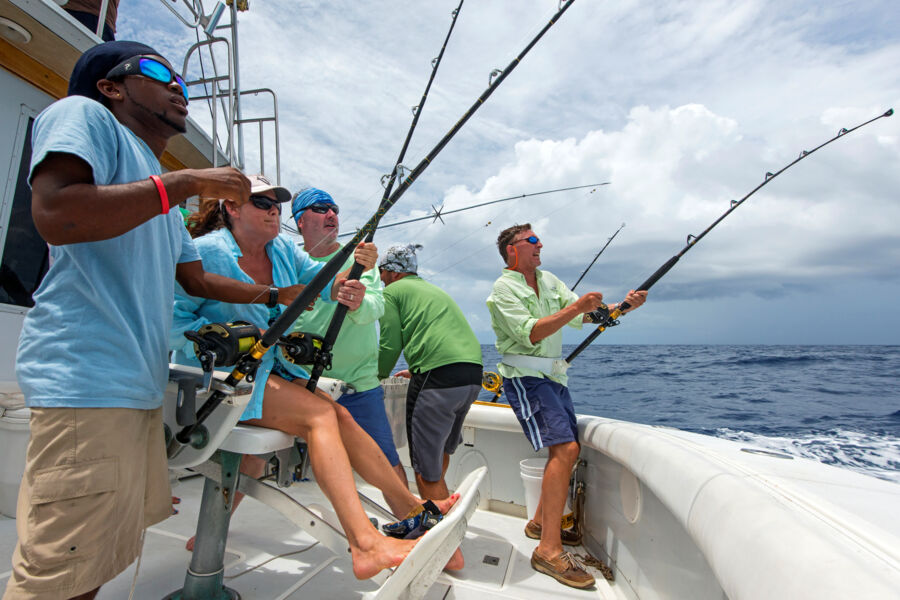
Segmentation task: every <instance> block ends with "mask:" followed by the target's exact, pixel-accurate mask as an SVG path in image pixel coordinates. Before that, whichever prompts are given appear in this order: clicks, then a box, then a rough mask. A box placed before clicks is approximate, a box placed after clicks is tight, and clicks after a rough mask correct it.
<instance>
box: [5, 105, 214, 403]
mask: <svg viewBox="0 0 900 600" xmlns="http://www.w3.org/2000/svg"><path fill="white" fill-rule="evenodd" d="M51 152H62V153H65V154H73V155H75V156H78V157H79V158H81V159H82V160H84V161H85V162H87V163H88V164H89V165H90V166H91V169H92V170H93V176H94V183H95V184H96V185H110V184H119V183H129V182H132V181H139V180H143V179H147V177H149V176H150V175H153V174H159V173H160V171H161V169H160V165H159V161H158V160H157V159H156V156H155V155H154V154H153V152H152V151H151V150H150V148H149V147H148V146H147V144H146V143H144V141H143V140H141V139H140V138H139V137H137V136H136V135H135V134H134V133H133V132H132V131H131V130H130V129H128V128H127V127H125V126H124V125H122V124H121V123H119V122H118V121H117V120H116V118H115V117H114V116H113V114H112V113H111V112H109V110H107V109H106V107H104V106H103V105H102V104H100V103H99V102H96V101H94V100H90V99H88V98H84V97H81V96H72V97H69V98H65V99H63V100H60V101H59V102H55V103H54V104H52V105H50V106H49V107H48V108H47V109H46V110H44V112H42V113H41V114H40V115H39V116H38V118H37V120H36V121H35V124H34V133H33V152H32V156H31V172H32V174H33V173H34V169H35V167H36V166H37V165H39V164H40V163H41V162H42V161H43V160H44V159H45V158H46V157H47V154H48V153H51ZM29 181H31V175H29ZM94 218H96V219H104V218H106V217H105V216H104V215H102V214H97V215H94ZM50 256H51V259H52V264H51V266H50V270H49V271H48V272H47V275H46V277H44V280H43V281H42V282H41V285H40V287H39V288H38V290H37V292H36V293H35V295H34V301H35V305H34V308H32V309H31V310H30V311H29V313H28V315H27V316H26V317H25V323H24V326H23V328H22V335H21V337H20V338H19V351H18V355H17V357H16V375H17V378H18V380H19V386H20V387H21V389H22V391H23V392H24V393H25V399H26V402H27V404H28V406H39V407H85V408H99V407H124V408H138V409H154V408H157V407H159V406H160V405H161V403H162V397H163V392H164V389H165V385H166V381H167V380H168V333H169V328H170V327H171V324H172V298H173V294H174V291H175V265H176V263H183V262H191V261H196V260H200V257H199V255H198V254H197V251H196V250H195V249H194V245H193V242H192V241H191V238H190V236H189V235H188V234H187V230H186V229H185V227H184V222H183V221H182V219H181V214H180V213H179V212H178V211H177V210H175V211H172V212H170V213H168V214H167V215H159V216H157V217H154V218H152V219H150V220H149V221H147V222H145V223H144V224H142V225H140V226H138V227H135V228H134V229H132V230H131V231H129V232H127V233H124V234H122V235H120V236H118V237H115V238H112V239H109V240H103V241H101V242H83V243H77V244H65V245H62V246H50Z"/></svg>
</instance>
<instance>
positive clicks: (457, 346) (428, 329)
mask: <svg viewBox="0 0 900 600" xmlns="http://www.w3.org/2000/svg"><path fill="white" fill-rule="evenodd" d="M401 351H402V352H403V354H404V356H405V357H406V363H407V364H408V365H409V368H410V370H411V371H413V372H414V373H421V372H422V371H430V370H431V369H436V368H437V367H442V366H444V365H449V364H451V363H458V362H464V363H473V364H478V365H480V364H481V345H480V344H479V343H478V338H476V337H475V334H474V333H473V332H472V328H471V327H469V323H468V321H466V317H465V316H464V315H463V313H462V310H460V308H459V306H458V305H457V304H456V302H454V301H453V298H451V297H450V295H449V294H447V292H445V291H444V290H442V289H441V288H439V287H437V286H436V285H433V284H431V283H428V282H427V281H425V280H424V279H422V278H421V277H419V276H418V275H408V276H406V277H404V278H403V279H399V280H397V281H395V282H394V283H392V284H390V285H388V286H387V287H385V288H384V316H383V317H381V342H380V348H379V352H378V375H379V377H382V378H384V377H387V376H388V375H390V374H391V370H392V369H393V368H394V365H396V364H397V359H398V358H399V357H400V352H401Z"/></svg>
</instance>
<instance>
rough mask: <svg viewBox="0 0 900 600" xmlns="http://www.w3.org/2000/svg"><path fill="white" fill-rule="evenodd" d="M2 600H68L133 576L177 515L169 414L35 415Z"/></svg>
mask: <svg viewBox="0 0 900 600" xmlns="http://www.w3.org/2000/svg"><path fill="white" fill-rule="evenodd" d="M16 510H17V519H16V531H17V533H18V536H19V540H18V543H17V544H16V549H15V552H14V554H13V561H12V562H13V572H12V576H11V577H10V579H9V582H8V584H7V587H6V593H5V594H4V596H3V600H24V599H38V598H40V599H41V600H50V599H56V598H60V599H65V598H71V597H72V596H77V595H80V594H83V593H85V592H89V591H91V590H93V589H94V588H96V587H98V586H100V585H101V584H103V583H105V582H107V581H109V580H110V579H112V578H113V577H115V576H116V575H118V574H119V573H121V572H122V571H124V570H125V568H126V567H128V565H130V564H131V563H132V562H133V561H134V560H135V559H136V558H137V556H138V554H139V553H140V550H141V534H142V532H143V530H144V529H145V528H146V527H149V526H150V525H153V524H154V523H158V522H160V521H162V520H163V519H165V518H166V517H168V516H169V515H170V514H171V513H172V493H171V490H170V487H169V478H168V465H167V462H166V452H165V439H164V434H163V424H162V409H161V408H160V409H156V410H136V409H130V408H32V409H31V441H30V442H29V444H28V454H27V458H26V463H25V476H24V478H23V479H22V485H21V487H20V488H19V500H18V504H17V508H16Z"/></svg>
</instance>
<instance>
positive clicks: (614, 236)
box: [569, 223, 625, 292]
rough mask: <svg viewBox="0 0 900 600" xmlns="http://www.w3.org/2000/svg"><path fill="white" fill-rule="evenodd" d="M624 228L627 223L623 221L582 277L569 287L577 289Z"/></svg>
mask: <svg viewBox="0 0 900 600" xmlns="http://www.w3.org/2000/svg"><path fill="white" fill-rule="evenodd" d="M624 228H625V223H622V225H621V226H620V227H619V228H618V229H616V232H615V233H614V234H612V237H611V238H609V239H608V240H606V243H605V244H603V247H602V248H600V252H598V253H597V255H596V256H595V257H594V260H592V261H591V264H589V265H588V266H587V269H585V270H584V272H583V273H582V274H581V277H579V278H578V281H576V282H575V285H573V286H572V287H571V288H569V289H571V290H572V291H573V292H574V291H575V288H576V287H578V284H579V283H581V280H582V279H584V276H585V275H587V272H588V271H590V270H591V267H593V266H594V263H595V262H597V259H598V258H600V255H601V254H603V251H604V250H606V247H607V246H609V245H610V244H611V243H612V241H613V240H614V239H615V238H616V236H617V235H619V232H620V231H622V229H624Z"/></svg>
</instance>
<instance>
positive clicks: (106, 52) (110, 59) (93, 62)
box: [66, 41, 160, 102]
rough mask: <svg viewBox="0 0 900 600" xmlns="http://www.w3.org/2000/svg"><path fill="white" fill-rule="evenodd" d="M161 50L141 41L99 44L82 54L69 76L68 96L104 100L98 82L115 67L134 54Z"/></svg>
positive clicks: (157, 53)
mask: <svg viewBox="0 0 900 600" xmlns="http://www.w3.org/2000/svg"><path fill="white" fill-rule="evenodd" d="M142 54H154V55H156V56H159V55H160V54H159V52H157V51H156V50H154V49H153V48H151V47H150V46H147V45H146V44H141V43H140V42H127V41H115V42H106V43H104V44H97V45H96V46H94V47H93V48H91V49H89V50H88V51H87V52H85V53H84V54H82V55H81V58H79V59H78V62H76V63H75V68H74V69H72V76H71V77H69V89H68V91H67V92H66V95H67V96H87V97H88V98H90V99H91V100H96V101H97V102H103V94H101V93H100V90H98V89H97V82H98V81H100V80H101V79H104V78H105V77H106V74H107V73H109V72H110V70H112V68H113V67H115V66H117V65H119V64H120V63H123V62H125V61H126V60H128V59H129V58H131V57H132V56H140V55H142Z"/></svg>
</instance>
